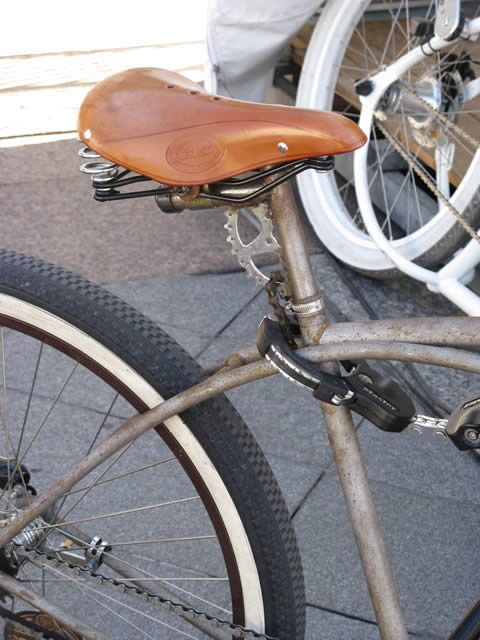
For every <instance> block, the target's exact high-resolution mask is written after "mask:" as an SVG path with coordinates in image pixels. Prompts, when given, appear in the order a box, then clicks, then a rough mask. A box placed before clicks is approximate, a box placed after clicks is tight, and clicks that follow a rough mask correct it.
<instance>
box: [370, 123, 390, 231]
mask: <svg viewBox="0 0 480 640" xmlns="http://www.w3.org/2000/svg"><path fill="white" fill-rule="evenodd" d="M373 139H374V144H375V149H376V152H377V154H379V149H378V140H377V133H376V130H375V128H374V129H373ZM379 173H380V184H381V186H382V192H383V201H384V204H385V222H384V223H383V225H382V232H383V230H384V228H385V225H387V226H388V229H389V232H390V239H391V238H392V227H391V223H390V210H389V206H388V198H387V191H386V188H385V181H384V179H383V171H382V170H381V169H380V171H379Z"/></svg>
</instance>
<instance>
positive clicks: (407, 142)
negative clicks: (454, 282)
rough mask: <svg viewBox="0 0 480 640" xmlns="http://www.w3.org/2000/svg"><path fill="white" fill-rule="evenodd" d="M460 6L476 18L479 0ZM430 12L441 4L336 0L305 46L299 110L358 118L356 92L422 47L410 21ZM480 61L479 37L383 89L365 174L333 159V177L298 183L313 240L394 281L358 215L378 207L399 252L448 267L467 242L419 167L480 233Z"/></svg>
mask: <svg viewBox="0 0 480 640" xmlns="http://www.w3.org/2000/svg"><path fill="white" fill-rule="evenodd" d="M464 4H465V6H464V7H463V8H464V10H465V12H466V13H467V14H468V16H469V17H473V16H474V15H475V16H476V15H478V14H479V13H480V9H479V8H478V3H464ZM434 11H435V3H434V2H433V1H432V2H425V3H419V2H415V1H409V0H401V1H400V2H396V1H395V2H392V1H387V2H382V3H378V2H369V0H357V1H356V2H353V3H352V2H351V1H350V0H339V1H337V2H333V1H328V2H327V5H326V6H325V7H324V8H323V9H322V13H321V16H320V19H319V21H318V23H317V26H316V28H315V30H314V32H313V35H312V39H311V41H310V44H309V46H308V50H307V55H306V57H305V61H304V65H303V69H302V74H301V78H300V83H299V87H298V95H297V105H299V106H302V107H309V108H315V109H332V108H333V109H335V110H337V111H340V112H341V113H344V114H346V115H349V116H350V117H352V118H353V119H356V120H358V119H359V117H360V114H361V103H360V100H359V97H358V95H357V91H356V89H355V84H356V83H357V82H358V81H362V80H366V81H367V80H368V78H369V77H371V76H372V74H375V73H377V72H378V71H380V70H381V69H384V70H387V71H388V70H389V69H390V68H391V65H392V63H394V62H395V61H396V60H398V59H399V58H400V57H401V56H403V55H404V54H406V53H407V52H409V51H411V50H412V49H413V48H414V47H416V46H418V45H419V44H420V43H421V42H422V40H423V39H424V38H420V37H416V36H414V35H412V33H413V31H412V29H413V27H412V25H413V23H412V19H414V18H415V19H418V18H423V19H425V20H427V21H430V24H432V19H433V17H434ZM479 54H480V43H479V42H478V41H477V42H474V41H471V42H470V41H468V42H467V41H464V40H459V41H455V42H453V43H452V44H451V45H449V46H448V47H447V48H446V49H444V50H442V51H440V52H438V53H435V54H433V55H431V56H429V57H427V58H423V59H422V60H421V61H420V62H417V63H416V64H410V65H409V66H408V65H407V68H406V69H405V71H404V73H403V74H402V75H401V76H400V77H399V78H398V80H396V81H395V82H394V83H393V84H391V85H390V86H389V87H388V89H386V90H385V92H384V94H383V96H382V97H381V100H380V102H379V103H378V105H377V111H376V112H375V117H374V118H373V120H372V122H371V125H369V130H368V131H365V133H367V134H369V136H370V142H369V149H368V154H366V159H365V161H364V162H362V163H361V168H359V167H356V169H355V171H354V169H353V159H352V157H351V156H350V157H337V173H336V176H333V175H323V176H322V175H318V174H315V173H313V172H308V173H307V172H305V173H304V174H302V175H300V176H298V186H299V192H300V197H301V200H302V203H303V206H304V208H305V210H306V213H307V215H308V217H309V219H310V222H311V224H312V226H313V228H314V229H315V232H316V233H317V235H318V236H319V238H320V239H321V240H322V242H323V243H324V244H325V245H326V246H327V247H328V249H329V250H330V251H331V252H332V253H333V254H334V255H335V256H337V257H338V258H339V259H340V260H342V261H343V262H344V263H346V264H347V265H349V266H350V267H353V268H354V269H357V270H359V271H362V272H365V273H368V274H369V275H372V276H377V277H391V276H394V275H397V274H398V271H397V270H396V269H393V268H392V267H393V265H392V262H391V261H390V259H389V258H388V257H387V256H386V255H385V254H384V253H383V252H382V251H381V250H380V249H379V248H378V247H377V246H376V245H375V243H374V242H373V241H372V239H371V237H370V236H369V235H368V234H367V233H366V231H365V229H364V226H363V223H362V217H361V215H360V213H361V211H362V209H363V210H365V207H367V206H370V205H371V206H372V207H373V210H374V212H375V215H376V217H377V220H378V221H379V224H380V225H381V227H382V231H383V234H384V236H385V237H386V238H387V240H388V241H389V242H390V243H391V245H392V246H393V247H394V248H395V249H396V250H397V251H398V252H399V253H400V254H401V255H402V256H404V257H405V258H407V259H408V260H410V261H414V262H416V263H418V264H421V265H423V266H426V267H429V266H434V265H438V264H440V263H442V262H443V261H444V260H446V259H447V258H449V257H450V256H451V255H452V253H453V252H454V251H455V250H456V249H457V248H458V247H459V246H460V245H461V244H462V243H465V240H466V239H467V238H469V237H470V236H468V235H467V234H466V232H465V231H463V229H462V228H461V226H460V225H459V224H458V223H457V222H456V219H455V217H454V216H453V215H452V213H451V212H450V211H449V209H448V207H447V206H445V204H444V203H443V202H442V201H441V199H439V196H438V193H436V192H435V191H434V190H432V188H431V187H428V186H426V185H425V183H424V182H423V181H422V180H420V179H419V177H418V175H417V173H416V172H415V170H414V169H413V165H414V164H417V166H420V167H421V168H422V169H424V170H425V172H426V173H427V175H428V176H429V177H430V180H431V183H432V184H433V186H434V187H435V188H436V189H438V191H440V193H442V194H443V195H444V196H445V198H446V199H447V200H449V201H450V202H451V203H452V205H453V206H454V207H455V208H456V209H457V210H458V211H459V213H460V214H461V215H462V217H463V219H464V220H465V221H466V222H467V223H468V224H469V225H473V226H474V229H475V230H476V228H477V226H478V224H479V223H480V188H479V187H480V152H479V151H478V150H477V146H478V141H479V136H478V120H477V115H478V113H479V112H480V97H478V93H479V91H480V86H479V83H478V81H476V80H475V77H476V74H477V72H478V65H479V63H480V55H479ZM418 98H422V99H423V101H424V102H423V103H422V102H420V101H419V100H418ZM425 102H426V103H427V104H428V105H430V108H428V107H425ZM437 114H440V115H441V116H444V117H445V118H446V119H447V120H448V121H450V122H452V123H453V124H455V125H456V127H458V128H459V129H461V130H462V131H463V132H464V133H466V134H469V135H470V139H468V138H466V137H464V136H462V135H459V132H458V129H454V128H452V127H449V126H448V125H446V123H445V120H443V121H442V120H441V119H440V118H439V116H438V115H437ZM385 129H386V130H387V134H385ZM389 136H390V138H389ZM400 147H403V149H404V150H405V151H406V154H407V155H406V157H404V155H402V153H401V151H400ZM359 182H363V183H367V184H368V193H369V202H365V201H364V200H363V199H361V200H360V201H359V200H358V199H357V197H356V193H355V188H354V184H355V183H359ZM365 200H367V198H366V199H365Z"/></svg>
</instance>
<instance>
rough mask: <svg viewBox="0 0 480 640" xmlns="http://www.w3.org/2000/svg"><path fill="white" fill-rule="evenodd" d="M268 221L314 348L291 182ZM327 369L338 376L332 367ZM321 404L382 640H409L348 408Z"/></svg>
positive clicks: (314, 321) (310, 293) (317, 315)
mask: <svg viewBox="0 0 480 640" xmlns="http://www.w3.org/2000/svg"><path fill="white" fill-rule="evenodd" d="M272 217H273V219H274V222H275V224H276V226H277V229H278V236H279V241H280V245H281V248H282V249H281V250H282V259H283V266H284V268H285V270H286V272H287V278H288V283H289V285H290V289H291V291H292V294H293V305H292V306H293V311H294V313H295V316H296V318H297V320H298V323H299V325H300V330H301V332H302V337H303V339H304V341H305V343H306V344H318V343H319V342H320V340H321V337H322V334H323V332H324V330H325V329H326V327H327V326H328V321H327V316H326V313H325V309H324V306H323V303H322V297H321V294H320V292H319V290H318V287H317V285H316V283H315V278H314V275H313V270H312V265H311V262H310V258H309V257H308V252H307V247H306V244H305V236H304V233H303V228H302V223H301V220H300V217H299V215H298V210H297V206H296V202H295V197H294V194H293V189H292V186H291V184H290V183H289V182H284V183H283V184H281V185H280V186H278V187H277V188H276V189H274V191H273V192H272ZM326 366H328V368H329V371H330V372H331V373H334V374H337V375H338V373H339V367H338V365H337V364H336V363H327V365H326ZM320 404H321V407H322V412H323V417H324V420H325V425H326V428H327V432H328V439H329V442H330V446H331V447H332V452H333V456H334V459H335V464H336V467H337V472H338V476H339V480H340V484H341V486H342V491H343V497H344V500H345V505H346V507H347V511H348V514H349V517H350V521H351V523H352V528H353V533H354V536H355V541H356V543H357V548H358V552H359V555H360V561H361V563H362V569H363V572H364V575H365V580H366V582H367V586H368V591H369V594H370V600H371V602H372V606H373V609H374V611H375V616H376V618H377V623H378V628H379V631H380V636H381V638H382V640H408V635H407V630H406V627H405V621H404V619H403V613H402V610H401V607H400V599H399V597H398V592H397V588H396V586H395V582H394V578H393V573H392V569H391V566H390V560H389V558H388V555H387V551H386V548H385V543H384V540H383V535H382V530H381V528H380V521H379V519H378V516H377V511H376V508H375V504H374V502H373V496H372V492H371V490H370V485H369V483H368V476H367V471H366V468H365V464H364V462H363V457H362V452H361V450H360V445H359V442H358V438H357V432H356V430H355V425H354V423H353V420H352V415H351V413H350V411H349V410H348V409H347V407H346V406H342V405H340V406H335V405H333V404H325V403H320Z"/></svg>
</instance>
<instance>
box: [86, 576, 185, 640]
mask: <svg viewBox="0 0 480 640" xmlns="http://www.w3.org/2000/svg"><path fill="white" fill-rule="evenodd" d="M88 588H89V589H90V590H91V591H93V592H94V593H97V594H98V595H99V596H102V598H106V599H107V600H109V601H110V602H114V603H115V604H116V605H119V606H121V607H124V608H125V609H128V610H129V611H133V612H134V613H136V614H138V615H141V616H143V617H144V618H148V620H152V622H158V624H161V625H162V626H164V627H166V628H167V629H171V630H172V631H176V632H177V633H179V634H180V635H183V636H185V637H186V638H193V640H197V639H196V638H195V636H192V635H191V634H189V633H187V632H186V631H180V629H175V627H172V626H171V625H169V624H167V623H166V622H163V620H159V619H158V618H154V617H153V616H151V615H149V614H148V613H145V612H144V611H139V609H135V608H134V607H131V606H130V605H128V604H125V602H120V600H115V598H112V597H111V596H109V595H107V594H106V593H104V592H103V591H99V590H98V589H94V588H93V587H92V586H91V585H88ZM113 613H115V615H118V614H117V613H116V612H115V611H114V612H113Z"/></svg>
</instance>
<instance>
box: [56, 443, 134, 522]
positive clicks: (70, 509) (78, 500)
mask: <svg viewBox="0 0 480 640" xmlns="http://www.w3.org/2000/svg"><path fill="white" fill-rule="evenodd" d="M134 442H135V440H132V441H131V442H130V443H129V444H127V446H126V447H125V448H124V449H122V451H120V453H119V454H118V455H117V456H115V458H114V459H113V460H112V461H111V462H110V464H109V465H108V466H107V468H106V469H104V470H103V471H102V473H101V474H100V475H99V476H98V478H97V480H96V481H94V482H92V484H91V485H90V486H89V487H87V489H86V490H85V493H84V494H83V495H81V496H80V497H79V498H78V499H77V500H76V501H75V502H74V503H73V505H72V506H71V507H70V508H69V509H68V510H67V511H66V513H64V514H63V515H62V520H64V519H65V518H66V517H67V516H68V515H69V514H70V513H71V512H72V511H73V510H74V509H75V507H76V506H77V505H78V504H79V503H80V502H81V501H82V500H83V499H84V498H86V496H87V495H88V494H89V493H90V491H91V490H92V489H93V487H94V486H95V484H96V482H97V481H100V480H101V479H102V478H103V476H104V475H105V474H106V473H108V472H109V471H110V469H111V468H112V467H113V465H114V464H115V463H116V462H118V460H120V458H121V457H122V456H123V455H124V454H125V453H126V452H127V451H128V450H129V449H130V447H131V446H132V445H133V443H134ZM66 499H67V498H66V496H63V499H62V503H61V505H60V506H59V507H58V509H57V510H56V512H55V519H56V518H57V517H58V515H59V513H60V510H61V509H62V507H63V505H64V504H65V500H66ZM70 524H73V523H70Z"/></svg>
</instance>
